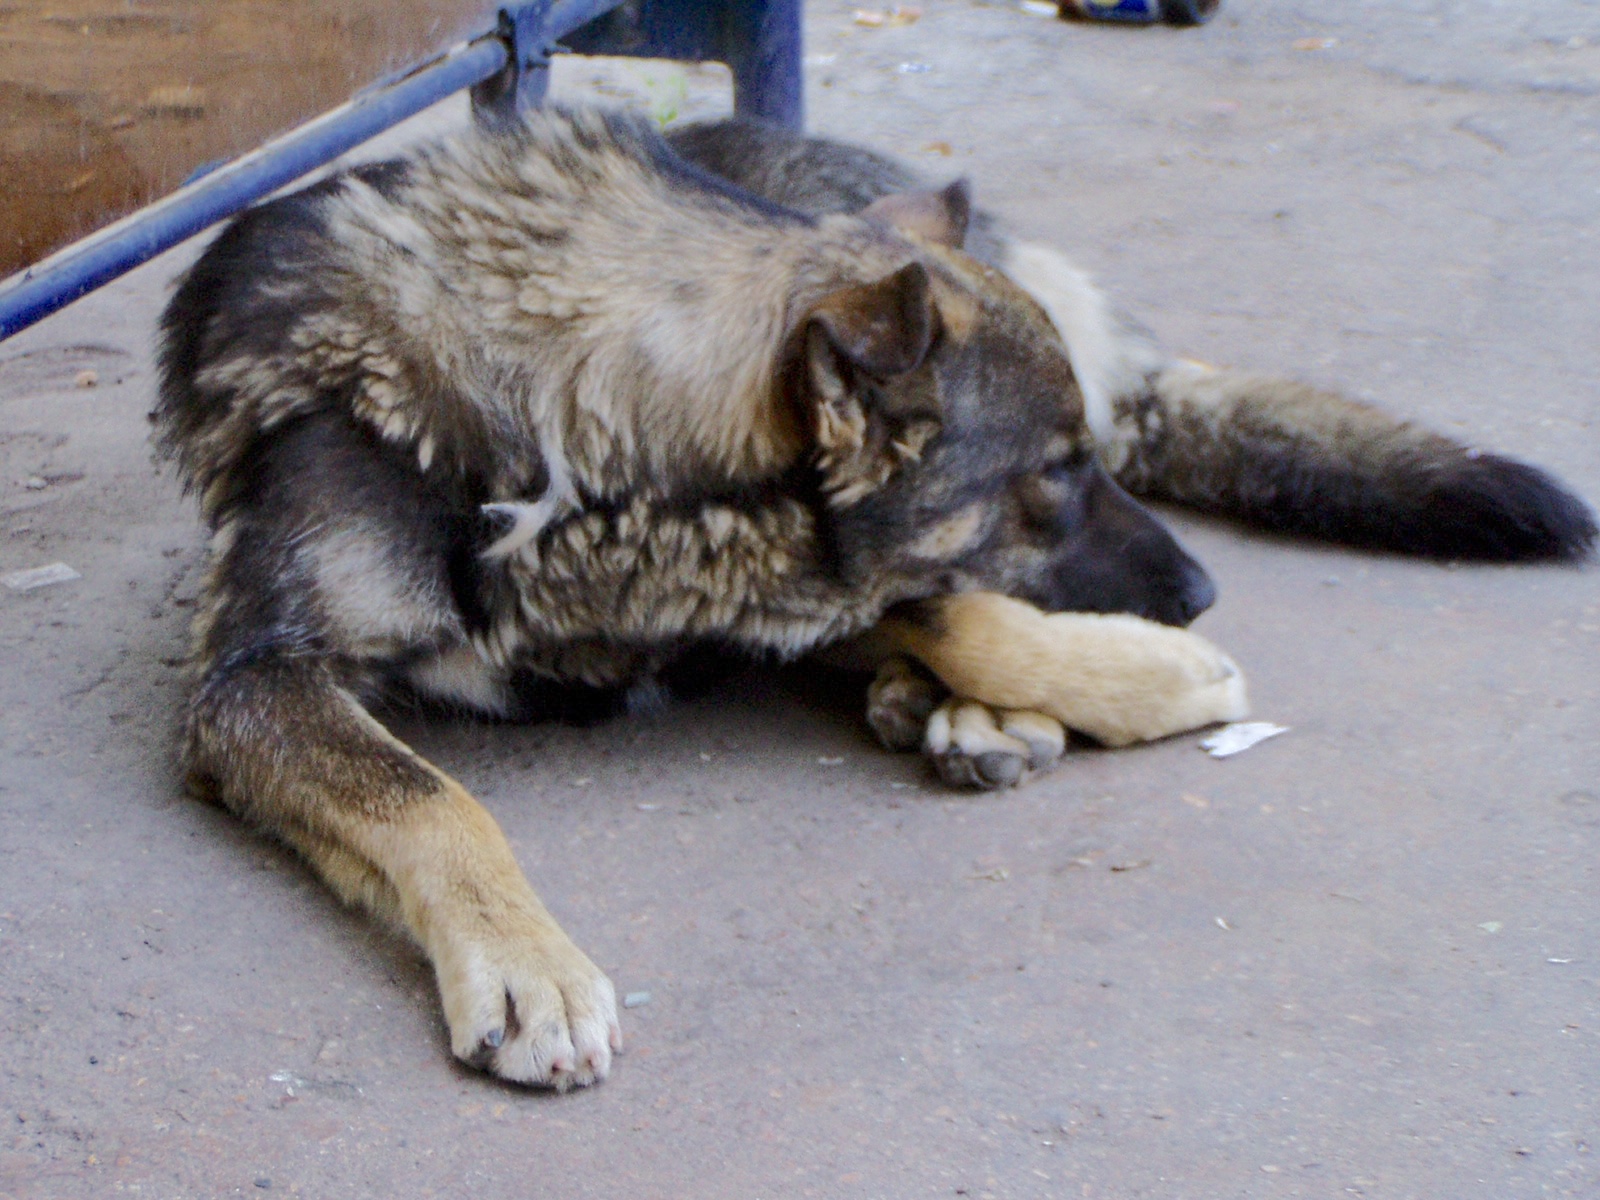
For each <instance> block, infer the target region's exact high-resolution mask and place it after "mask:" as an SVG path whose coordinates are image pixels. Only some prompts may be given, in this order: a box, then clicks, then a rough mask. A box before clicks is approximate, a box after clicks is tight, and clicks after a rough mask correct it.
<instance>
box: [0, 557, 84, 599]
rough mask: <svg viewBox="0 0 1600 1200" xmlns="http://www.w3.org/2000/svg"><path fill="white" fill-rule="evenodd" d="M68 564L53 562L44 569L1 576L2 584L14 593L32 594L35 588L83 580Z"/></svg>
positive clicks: (14, 572)
mask: <svg viewBox="0 0 1600 1200" xmlns="http://www.w3.org/2000/svg"><path fill="white" fill-rule="evenodd" d="M82 578H83V576H82V575H79V574H78V573H77V572H76V571H74V570H73V569H72V568H71V567H69V566H67V564H66V563H61V562H53V563H49V564H48V565H46V566H43V567H30V568H29V569H28V570H26V571H13V572H11V574H9V575H4V576H0V583H3V584H5V585H6V586H7V587H8V588H10V589H11V590H12V591H13V592H31V591H33V589H34V588H42V587H49V586H50V585H51V584H55V583H71V582H72V581H73V580H74V579H82Z"/></svg>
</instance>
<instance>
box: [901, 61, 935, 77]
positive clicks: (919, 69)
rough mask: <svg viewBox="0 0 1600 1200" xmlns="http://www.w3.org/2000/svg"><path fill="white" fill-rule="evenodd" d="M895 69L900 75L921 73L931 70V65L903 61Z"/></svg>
mask: <svg viewBox="0 0 1600 1200" xmlns="http://www.w3.org/2000/svg"><path fill="white" fill-rule="evenodd" d="M895 70H896V71H898V72H899V73H900V74H902V75H922V74H925V73H926V72H928V71H931V70H933V65H932V64H931V63H925V62H903V63H901V64H900V65H899V66H898V67H896V68H895Z"/></svg>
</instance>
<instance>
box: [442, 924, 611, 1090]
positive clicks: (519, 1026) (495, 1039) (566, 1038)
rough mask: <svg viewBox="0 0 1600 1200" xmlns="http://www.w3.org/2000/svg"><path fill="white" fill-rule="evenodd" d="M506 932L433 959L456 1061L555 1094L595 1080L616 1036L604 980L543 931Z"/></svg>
mask: <svg viewBox="0 0 1600 1200" xmlns="http://www.w3.org/2000/svg"><path fill="white" fill-rule="evenodd" d="M507 926H508V927H507V928H505V929H501V930H497V931H496V933H497V936H495V937H493V938H483V937H482V935H481V934H478V935H477V937H475V938H473V939H471V940H470V942H469V941H468V940H466V939H464V940H463V941H462V942H461V943H454V944H451V945H450V946H449V947H448V948H446V949H445V950H444V953H442V954H440V953H437V952H436V955H435V961H434V966H435V969H436V971H437V972H438V976H439V991H440V996H441V998H442V1000H443V1001H444V1009H445V1018H446V1020H447V1021H448V1023H449V1025H450V1034H451V1038H450V1040H451V1043H452V1046H453V1047H454V1049H455V1052H456V1056H457V1057H458V1058H460V1059H461V1060H462V1061H463V1062H466V1063H468V1064H470V1065H471V1066H474V1067H477V1068H478V1069H480V1070H483V1071H487V1072H489V1073H490V1074H493V1075H498V1076H499V1077H500V1078H502V1079H506V1080H510V1081H511V1082H513V1083H523V1084H530V1085H533V1086H535V1087H548V1088H554V1089H556V1090H557V1091H563V1092H564V1091H566V1090H568V1089H569V1088H572V1087H583V1086H586V1085H588V1084H591V1083H597V1082H598V1081H600V1080H601V1079H604V1078H605V1077H606V1075H607V1074H608V1073H609V1071H610V1069H611V1054H612V1046H613V1045H614V1044H616V1043H618V1042H620V1038H621V1034H620V1030H619V1028H618V1023H617V1003H616V992H615V990H614V989H613V988H612V986H611V981H610V980H609V979H607V978H606V977H605V976H604V975H603V974H601V973H600V971H599V970H598V969H597V968H596V967H595V965H594V964H593V963H592V962H590V961H589V960H588V958H586V957H585V956H584V954H583V953H582V951H580V950H579V949H578V948H577V947H576V946H574V945H573V944H572V943H571V942H570V941H568V940H567V939H566V938H565V937H564V936H563V935H561V934H560V933H559V931H555V932H552V929H551V926H549V925H548V924H544V923H537V922H530V923H529V924H528V925H526V926H522V927H516V926H517V923H516V922H514V921H508V922H507ZM474 932H475V933H476V932H477V931H474Z"/></svg>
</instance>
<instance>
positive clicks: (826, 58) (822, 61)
mask: <svg viewBox="0 0 1600 1200" xmlns="http://www.w3.org/2000/svg"><path fill="white" fill-rule="evenodd" d="M838 61H839V56H838V55H837V54H808V55H806V58H805V65H806V66H808V67H831V66H833V64H834V63H836V62H838Z"/></svg>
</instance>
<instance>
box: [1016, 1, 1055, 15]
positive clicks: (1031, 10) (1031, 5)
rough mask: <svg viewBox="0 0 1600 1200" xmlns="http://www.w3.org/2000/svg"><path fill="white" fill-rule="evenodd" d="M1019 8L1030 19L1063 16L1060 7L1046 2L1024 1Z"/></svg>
mask: <svg viewBox="0 0 1600 1200" xmlns="http://www.w3.org/2000/svg"><path fill="white" fill-rule="evenodd" d="M1017 7H1018V8H1020V9H1021V10H1022V11H1023V12H1025V13H1027V14H1028V15H1029V16H1030V17H1059V16H1060V15H1061V6H1060V5H1058V4H1046V3H1045V2H1044V0H1022V3H1021V4H1019V5H1017Z"/></svg>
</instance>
